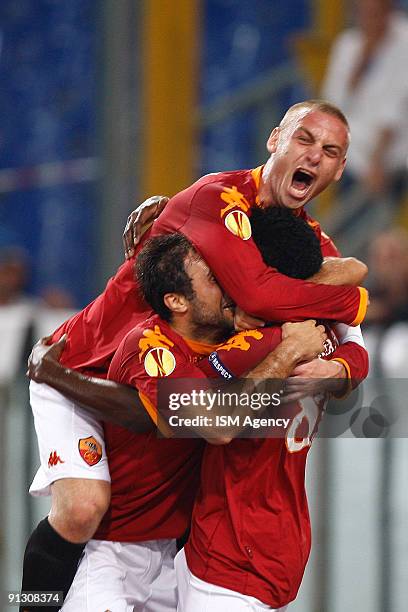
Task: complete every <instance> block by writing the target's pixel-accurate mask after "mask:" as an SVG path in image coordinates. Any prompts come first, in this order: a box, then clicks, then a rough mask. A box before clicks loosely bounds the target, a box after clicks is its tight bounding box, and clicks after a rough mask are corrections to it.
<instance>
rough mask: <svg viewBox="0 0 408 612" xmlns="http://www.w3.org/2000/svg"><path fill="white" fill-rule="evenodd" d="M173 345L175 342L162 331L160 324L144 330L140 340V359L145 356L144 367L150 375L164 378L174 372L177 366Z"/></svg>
mask: <svg viewBox="0 0 408 612" xmlns="http://www.w3.org/2000/svg"><path fill="white" fill-rule="evenodd" d="M163 345H164V346H163ZM173 346H174V342H172V341H171V340H170V339H169V338H167V336H165V335H164V334H163V333H162V331H161V329H160V327H159V326H158V325H155V326H154V328H153V329H145V330H144V332H143V337H142V338H141V339H140V340H139V349H140V354H139V360H140V361H142V359H143V357H144V368H145V370H146V372H147V373H148V374H149V376H154V377H156V378H157V377H159V378H162V377H164V376H169V375H170V374H171V373H172V372H173V370H174V368H175V367H176V359H175V357H174V355H173V353H172V352H171V350H170V348H172V347H173Z"/></svg>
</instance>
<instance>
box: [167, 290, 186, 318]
mask: <svg viewBox="0 0 408 612" xmlns="http://www.w3.org/2000/svg"><path fill="white" fill-rule="evenodd" d="M163 301H164V303H165V305H166V306H167V308H168V309H169V310H170V312H174V313H179V314H182V313H184V312H186V311H187V309H188V300H187V299H186V297H185V296H184V295H181V294H180V293H166V294H165V295H164V297H163Z"/></svg>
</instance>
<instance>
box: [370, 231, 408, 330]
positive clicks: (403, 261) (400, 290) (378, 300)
mask: <svg viewBox="0 0 408 612" xmlns="http://www.w3.org/2000/svg"><path fill="white" fill-rule="evenodd" d="M369 270H370V274H371V290H370V307H369V309H368V313H367V318H366V322H367V323H377V324H380V325H384V326H385V325H387V326H388V325H391V324H392V323H395V322H397V321H408V232H406V231H405V230H403V229H402V228H393V229H390V230H387V231H384V232H381V233H380V234H378V235H377V236H376V237H375V238H374V240H373V241H372V243H371V246H370V253H369Z"/></svg>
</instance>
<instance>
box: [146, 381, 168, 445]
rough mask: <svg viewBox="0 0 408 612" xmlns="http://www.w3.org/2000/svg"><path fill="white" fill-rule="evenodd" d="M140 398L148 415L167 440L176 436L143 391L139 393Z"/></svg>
mask: <svg viewBox="0 0 408 612" xmlns="http://www.w3.org/2000/svg"><path fill="white" fill-rule="evenodd" d="M139 397H140V401H141V402H142V404H143V406H144V407H145V410H146V412H147V413H148V415H149V417H150V418H151V419H152V421H153V423H154V424H155V425H156V427H157V429H158V430H159V431H160V433H161V434H163V436H164V437H165V438H172V437H173V435H174V434H173V431H172V430H171V428H170V426H169V425H168V424H167V423H166V421H165V420H164V419H163V418H162V417H161V416H160V414H159V413H158V412H157V408H156V406H155V405H154V404H153V402H152V401H151V400H150V399H149V398H148V397H147V395H145V394H144V393H142V391H139Z"/></svg>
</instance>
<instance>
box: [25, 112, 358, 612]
mask: <svg viewBox="0 0 408 612" xmlns="http://www.w3.org/2000/svg"><path fill="white" fill-rule="evenodd" d="M348 139H349V134H348V126H347V121H346V119H345V118H344V116H343V115H342V113H341V112H340V111H339V110H338V109H336V108H335V107H333V106H331V105H329V104H326V103H324V102H316V101H309V102H304V103H301V104H299V105H295V106H294V107H291V109H289V111H288V112H287V113H286V115H285V117H284V118H283V120H282V122H281V124H280V126H279V127H277V128H275V129H274V130H273V132H272V134H271V136H270V138H269V140H268V143H267V148H268V151H269V153H270V157H269V158H268V160H267V162H266V164H265V165H264V166H262V167H260V168H257V169H255V170H245V171H235V172H225V173H218V174H212V175H207V176H205V177H203V178H202V179H200V180H199V181H197V182H196V183H194V184H193V185H192V186H191V187H189V188H187V189H186V190H184V191H183V192H180V193H179V194H177V195H176V196H174V197H173V198H172V199H171V200H170V201H169V202H168V203H167V204H166V206H165V208H164V210H163V211H162V212H161V214H160V215H159V216H158V218H157V219H156V220H155V221H154V223H153V225H152V226H151V227H150V228H149V229H148V230H147V231H146V232H145V233H144V234H143V237H142V239H141V241H140V243H139V244H138V245H137V246H135V248H134V252H133V254H132V256H131V257H128V259H127V260H126V262H125V263H124V264H123V265H122V266H121V268H119V270H118V272H117V273H116V275H115V277H113V278H112V279H111V280H110V281H109V282H108V284H107V287H106V289H105V291H104V292H103V293H102V294H101V295H100V296H99V297H98V298H97V299H96V300H95V301H94V302H92V304H90V305H89V306H88V307H87V308H85V309H84V310H83V311H81V312H80V313H79V314H78V315H76V316H75V317H73V318H72V319H70V320H69V321H67V322H66V323H65V324H63V325H62V326H61V328H59V329H58V330H57V331H56V332H55V333H54V335H53V338H52V342H54V343H55V342H57V343H60V345H61V346H62V344H61V343H65V344H64V350H63V352H62V354H61V358H60V360H59V363H58V362H57V361H56V360H55V361H53V359H52V358H51V357H50V355H52V350H53V349H52V347H51V350H49V352H48V354H47V352H44V353H43V354H42V357H41V359H40V363H39V364H36V368H34V366H33V364H32V368H31V375H32V378H33V381H32V382H31V389H30V392H31V403H32V408H33V413H34V419H35V426H36V431H37V435H38V441H39V449H40V458H41V467H40V469H39V471H38V473H37V475H36V477H35V479H34V482H33V485H32V487H31V489H30V490H31V492H32V493H33V494H37V495H41V494H50V493H51V495H52V508H51V512H50V515H49V517H47V518H46V519H44V521H42V522H41V523H40V524H39V526H38V527H37V529H36V530H35V531H34V533H33V534H32V536H31V538H30V540H29V542H28V544H27V549H26V553H25V559H24V572H23V590H25V591H29V590H38V591H40V590H41V591H51V590H52V591H59V590H61V591H63V592H64V595H66V598H65V602H64V605H63V607H62V610H65V611H69V612H71V611H72V612H74V611H75V612H78V611H84V612H85V611H88V610H89V611H90V610H92V611H97V612H104V611H107V610H110V611H111V612H127V611H131V610H134V611H142V610H144V611H149V612H170V611H171V610H172V611H175V610H178V611H179V612H200V611H205V610H211V611H216V612H217V611H218V610H223V611H224V612H225V611H228V610H231V611H235V610H236V611H241V610H254V611H258V610H278V609H284V608H285V607H286V606H287V605H288V604H289V603H290V602H291V601H293V600H294V599H295V597H296V594H297V592H298V589H299V586H300V583H301V580H302V576H303V573H304V569H305V566H306V563H307V559H308V556H309V552H310V523H309V515H308V508H307V500H306V495H305V489H304V473H305V463H306V457H307V453H308V450H309V448H310V445H311V442H312V438H313V434H314V433H315V431H316V427H317V423H318V421H319V419H320V417H321V414H322V411H323V410H324V404H325V399H326V396H327V391H328V390H332V391H340V392H343V391H344V390H345V389H347V388H348V386H349V385H351V384H355V382H354V381H359V380H362V379H363V378H364V377H365V376H366V375H367V370H368V359H367V353H366V351H365V348H364V344H363V342H362V338H361V334H360V333H359V332H358V331H357V330H356V326H358V325H359V323H360V322H361V321H362V320H363V319H364V316H365V311H366V308H367V302H368V296H367V292H366V290H365V289H363V288H361V287H359V286H358V284H359V283H360V282H361V281H362V279H363V278H364V276H365V273H366V268H365V266H364V265H363V264H361V263H360V262H358V261H356V260H354V259H341V258H340V257H339V253H338V251H337V250H336V248H335V246H334V245H333V243H332V241H331V240H330V238H328V236H326V235H325V234H324V233H323V232H322V231H321V229H320V226H319V224H318V223H317V222H316V221H314V220H312V219H311V218H310V217H309V216H308V215H307V214H306V212H305V211H304V209H303V206H304V204H306V203H307V202H308V201H310V200H311V199H312V198H313V197H314V196H316V195H318V194H319V193H320V192H321V191H322V190H323V189H325V188H326V187H327V185H328V184H329V183H330V182H332V181H333V180H339V179H340V177H341V174H342V171H343V168H344V163H345V156H346V151H347V146H348ZM315 319H319V320H324V321H325V322H326V325H325V326H323V325H318V324H316V322H315ZM264 322H268V325H267V326H264ZM234 324H235V328H237V327H238V328H239V329H242V331H239V332H238V334H237V333H236V332H234ZM61 339H62V340H61ZM43 348H44V347H43ZM47 350H48V349H47ZM308 376H312V377H314V378H320V379H327V385H326V386H325V390H326V394H325V393H322V391H321V389H320V393H319V396H318V399H313V398H308V405H309V407H310V405H312V410H311V411H310V410H307V409H306V408H305V405H306V403H305V402H302V401H301V400H299V401H298V402H295V403H293V404H292V411H293V414H292V418H291V419H290V420H291V426H290V427H288V428H287V430H286V431H285V432H284V435H282V436H281V437H264V438H254V437H249V438H243V437H238V435H239V434H240V433H242V429H241V428H240V427H234V428H225V429H223V430H220V431H218V432H217V433H215V434H214V431H213V430H212V431H211V427H207V426H206V424H205V422H204V421H202V420H201V421H200V420H198V421H197V423H198V426H196V427H194V432H192V437H191V438H177V433H176V432H175V431H174V429H172V428H171V427H170V426H169V424H168V422H166V419H165V418H164V417H163V416H162V415H161V414H159V412H158V409H157V407H158V396H157V389H158V382H159V381H161V380H162V379H163V378H168V379H169V380H171V379H178V378H181V379H196V380H197V379H198V380H199V381H200V382H201V383H202V384H203V385H204V386H205V385H206V384H208V383H207V382H206V381H209V379H214V378H219V379H221V378H222V379H223V380H224V381H227V383H228V384H230V385H234V381H235V380H236V379H238V378H240V379H243V380H244V384H247V385H248V388H250V387H251V385H253V384H254V383H253V382H251V381H253V380H264V379H273V380H275V381H276V382H275V383H273V382H272V383H271V384H272V392H273V391H275V392H278V390H279V386H282V380H287V379H289V380H288V388H290V385H292V389H293V390H294V393H293V394H292V398H299V397H301V382H300V381H299V378H302V377H308ZM289 377H292V378H289ZM274 384H275V387H273V385H274ZM124 385H125V386H127V388H125V387H123V386H124ZM129 387H132V388H133V389H134V390H133V391H131V390H130V389H129ZM174 388H175V387H174ZM85 390H86V391H85ZM61 391H62V392H63V393H61ZM136 391H137V394H136ZM81 393H82V395H81ZM126 393H127V395H126ZM101 396H104V397H103V398H102V400H101V399H100V398H101ZM121 401H122V403H123V404H124V407H123V411H124V413H126V417H123V418H122V420H121V418H120V416H118V415H120V411H118V413H117V415H116V419H113V420H114V421H115V420H116V423H118V422H122V423H123V424H125V425H126V427H122V426H121V425H118V424H115V423H112V422H107V421H102V420H99V419H98V417H97V416H95V411H97V410H101V414H102V417H101V418H102V419H104V418H105V416H106V414H105V416H104V412H103V403H104V402H105V404H106V403H107V402H110V403H111V404H112V405H116V404H115V402H116V403H119V402H121ZM80 404H82V406H80ZM86 406H87V407H86ZM90 408H92V411H90V410H89V409H90ZM235 412H236V411H235V409H234V407H230V413H229V414H230V415H231V416H233V415H234V414H235ZM223 414H225V412H224V413H223ZM109 420H112V419H111V418H109ZM308 420H309V423H308V427H307V431H308V434H307V435H306V434H304V435H303V434H302V436H299V433H298V427H299V426H300V425H301V424H303V425H304V421H308ZM129 427H131V428H129ZM158 429H159V430H160V432H161V435H159V436H158V435H157V431H158ZM299 431H300V430H299ZM302 431H303V430H302ZM193 434H194V435H193ZM78 517H79V519H78ZM83 517H84V518H83ZM78 525H79V526H78ZM188 531H189V535H188V538H187V541H186V543H185V545H184V547H183V548H182V549H181V550H180V551H179V552H178V553H177V556H176V558H175V559H174V557H175V554H176V539H177V538H181V537H183V536H184V535H185V534H186V532H188ZM31 609H34V608H30V607H27V606H26V607H24V608H22V610H31ZM55 609H58V608H55Z"/></svg>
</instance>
